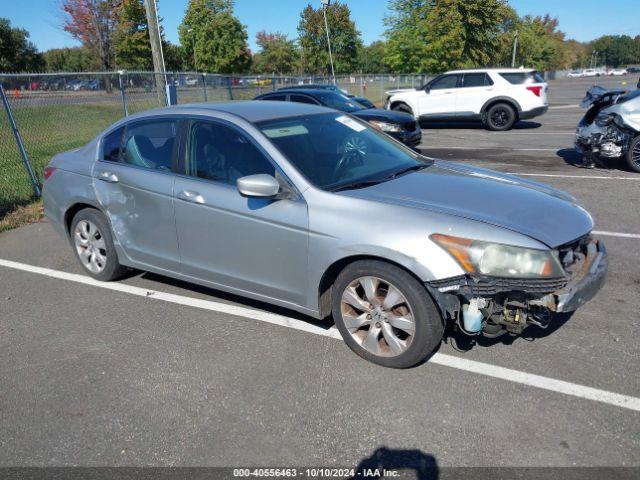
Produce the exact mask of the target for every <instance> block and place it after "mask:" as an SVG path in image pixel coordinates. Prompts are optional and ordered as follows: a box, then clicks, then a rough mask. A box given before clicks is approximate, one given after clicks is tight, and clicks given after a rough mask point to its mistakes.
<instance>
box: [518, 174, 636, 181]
mask: <svg viewBox="0 0 640 480" xmlns="http://www.w3.org/2000/svg"><path fill="white" fill-rule="evenodd" d="M505 173H507V174H509V175H518V176H520V177H551V178H586V179H588V180H635V181H640V175H639V176H637V177H614V176H604V175H564V174H555V173H553V174H552V173H520V172H505Z"/></svg>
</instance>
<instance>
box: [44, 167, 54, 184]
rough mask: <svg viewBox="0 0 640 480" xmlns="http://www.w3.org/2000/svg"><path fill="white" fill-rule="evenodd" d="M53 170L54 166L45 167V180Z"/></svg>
mask: <svg viewBox="0 0 640 480" xmlns="http://www.w3.org/2000/svg"><path fill="white" fill-rule="evenodd" d="M55 171H56V167H45V169H44V175H43V177H44V179H45V181H46V180H49V178H51V175H53V172H55Z"/></svg>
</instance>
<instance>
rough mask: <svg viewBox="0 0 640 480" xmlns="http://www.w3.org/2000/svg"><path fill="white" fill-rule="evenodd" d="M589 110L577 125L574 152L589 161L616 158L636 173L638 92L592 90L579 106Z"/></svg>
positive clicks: (639, 157) (638, 162) (639, 159)
mask: <svg viewBox="0 0 640 480" xmlns="http://www.w3.org/2000/svg"><path fill="white" fill-rule="evenodd" d="M580 106H582V107H589V110H587V113H586V114H585V116H584V117H583V118H582V120H581V121H580V123H579V124H578V129H577V131H576V142H575V147H576V149H577V150H578V151H579V152H581V153H583V154H584V155H585V157H587V159H588V161H589V160H592V161H595V162H597V163H600V162H599V161H598V160H599V158H603V159H609V158H620V157H623V158H624V159H625V160H626V163H627V165H628V166H629V168H631V170H633V171H634V172H638V173H640V89H639V90H633V91H631V92H627V91H624V90H606V89H604V88H602V87H600V86H595V87H593V88H591V89H590V90H589V91H588V92H587V96H586V97H585V98H584V99H583V100H582V103H581V104H580Z"/></svg>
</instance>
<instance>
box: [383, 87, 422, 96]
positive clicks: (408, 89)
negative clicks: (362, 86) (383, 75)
mask: <svg viewBox="0 0 640 480" xmlns="http://www.w3.org/2000/svg"><path fill="white" fill-rule="evenodd" d="M415 91H416V89H415V88H396V89H395V90H387V91H386V92H384V93H385V94H386V95H395V94H396V93H407V92H415Z"/></svg>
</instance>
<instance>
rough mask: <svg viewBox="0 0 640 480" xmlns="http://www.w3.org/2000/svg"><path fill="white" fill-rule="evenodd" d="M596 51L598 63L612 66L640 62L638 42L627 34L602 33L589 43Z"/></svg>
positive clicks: (639, 44)
mask: <svg viewBox="0 0 640 480" xmlns="http://www.w3.org/2000/svg"><path fill="white" fill-rule="evenodd" d="M591 47H592V50H596V51H597V52H598V54H597V55H598V63H600V64H605V65H609V66H612V67H619V66H626V65H629V64H633V63H638V62H640V42H638V41H634V39H633V38H631V37H630V36H628V35H604V36H602V37H600V38H597V39H596V40H594V41H593V42H592V43H591Z"/></svg>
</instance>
